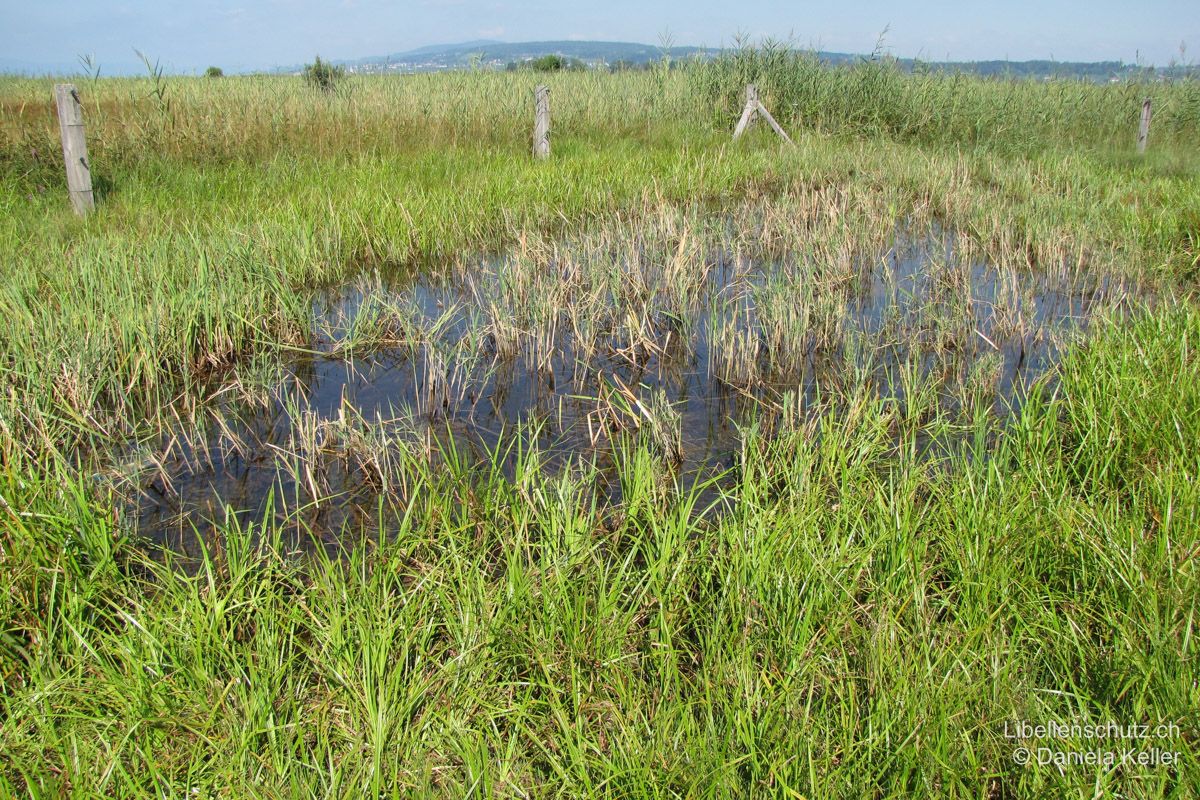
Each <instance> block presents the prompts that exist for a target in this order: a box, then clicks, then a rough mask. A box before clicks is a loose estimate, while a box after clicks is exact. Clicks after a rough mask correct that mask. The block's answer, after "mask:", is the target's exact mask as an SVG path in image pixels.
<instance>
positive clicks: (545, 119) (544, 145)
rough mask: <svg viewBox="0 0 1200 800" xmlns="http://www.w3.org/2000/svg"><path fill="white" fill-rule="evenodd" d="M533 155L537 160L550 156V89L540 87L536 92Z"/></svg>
mask: <svg viewBox="0 0 1200 800" xmlns="http://www.w3.org/2000/svg"><path fill="white" fill-rule="evenodd" d="M534 98H535V99H534V117H533V155H534V157H536V158H548V157H549V156H550V87H549V86H539V87H537V89H535V90H534Z"/></svg>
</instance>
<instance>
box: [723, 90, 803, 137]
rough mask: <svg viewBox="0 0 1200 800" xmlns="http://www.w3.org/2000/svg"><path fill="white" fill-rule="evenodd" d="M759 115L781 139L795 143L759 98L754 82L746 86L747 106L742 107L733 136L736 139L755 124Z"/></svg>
mask: <svg viewBox="0 0 1200 800" xmlns="http://www.w3.org/2000/svg"><path fill="white" fill-rule="evenodd" d="M759 117H762V118H763V119H765V120H766V121H767V124H768V125H770V126H771V130H773V131H775V132H776V133H777V134H779V136H780V138H781V139H783V140H784V141H785V142H787V143H788V144H793V142H792V138H791V137H790V136H788V135H787V133H786V132H785V131H784V130H783V128H782V127H781V126H780V124H779V123H778V122H776V121H775V118H774V117H773V116H771V112H770V111H768V110H767V107H766V106H764V105H763V104H762V101H761V100H759V99H758V87H757V86H755V85H754V84H753V83H752V84H750V85H749V86H747V87H746V107H745V108H744V109H742V118H741V119H739V120H738V124H737V127H736V128H734V129H733V138H735V139H736V138H738V137H739V136H741V135H742V134H743V133H745V132H746V129H747V128H749V127H750V126H751V125H753V124H754V123H755V121H756V120H757V119H758V118H759Z"/></svg>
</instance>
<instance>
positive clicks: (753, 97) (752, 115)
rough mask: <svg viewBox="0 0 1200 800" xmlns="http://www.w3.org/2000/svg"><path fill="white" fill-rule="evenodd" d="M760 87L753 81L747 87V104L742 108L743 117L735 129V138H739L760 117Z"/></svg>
mask: <svg viewBox="0 0 1200 800" xmlns="http://www.w3.org/2000/svg"><path fill="white" fill-rule="evenodd" d="M758 106H759V103H758V87H757V86H755V85H754V84H753V83H751V84H750V85H748V86H747V87H746V106H745V108H743V109H742V117H741V119H739V120H738V124H737V127H736V128H734V129H733V138H735V139H736V138H738V137H739V136H741V135H742V134H743V133H745V132H746V128H749V127H750V126H751V125H752V124H754V120H756V119H758Z"/></svg>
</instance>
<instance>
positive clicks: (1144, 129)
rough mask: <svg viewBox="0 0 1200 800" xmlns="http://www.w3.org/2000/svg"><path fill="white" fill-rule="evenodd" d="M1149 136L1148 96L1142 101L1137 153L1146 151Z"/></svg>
mask: <svg viewBox="0 0 1200 800" xmlns="http://www.w3.org/2000/svg"><path fill="white" fill-rule="evenodd" d="M1149 138H1150V98H1149V97H1147V98H1146V99H1145V101H1144V102H1143V103H1142V122H1141V124H1140V125H1138V140H1137V151H1138V153H1144V152H1146V142H1147V140H1149Z"/></svg>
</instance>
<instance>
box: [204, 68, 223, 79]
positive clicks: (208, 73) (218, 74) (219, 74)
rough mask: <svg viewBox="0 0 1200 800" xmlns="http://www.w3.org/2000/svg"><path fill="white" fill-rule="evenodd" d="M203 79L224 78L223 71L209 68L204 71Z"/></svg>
mask: <svg viewBox="0 0 1200 800" xmlns="http://www.w3.org/2000/svg"><path fill="white" fill-rule="evenodd" d="M204 77H206V78H224V77H225V70H223V69H221V68H220V67H209V68H208V69H206V70H204Z"/></svg>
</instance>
